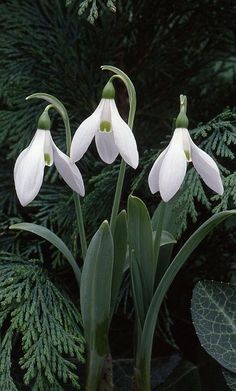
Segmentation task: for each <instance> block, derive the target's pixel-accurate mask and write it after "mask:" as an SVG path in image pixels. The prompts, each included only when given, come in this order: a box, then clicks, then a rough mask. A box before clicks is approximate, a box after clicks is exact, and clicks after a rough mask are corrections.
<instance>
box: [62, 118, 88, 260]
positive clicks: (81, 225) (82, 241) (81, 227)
mask: <svg viewBox="0 0 236 391" xmlns="http://www.w3.org/2000/svg"><path fill="white" fill-rule="evenodd" d="M64 123H65V128H66V150H67V155H69V154H70V147H71V129H70V120H69V117H68V115H67V112H66V116H65V119H64ZM73 198H74V204H75V213H76V219H77V225H78V228H79V236H80V244H81V250H82V258H83V260H85V256H86V253H87V241H86V234H85V229H84V220H83V212H82V208H81V203H80V196H79V195H78V194H77V193H76V192H73Z"/></svg>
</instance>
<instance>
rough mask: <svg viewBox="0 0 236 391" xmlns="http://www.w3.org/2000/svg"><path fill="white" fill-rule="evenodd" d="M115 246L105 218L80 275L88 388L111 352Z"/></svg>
mask: <svg viewBox="0 0 236 391" xmlns="http://www.w3.org/2000/svg"><path fill="white" fill-rule="evenodd" d="M113 261H114V246H113V239H112V235H111V231H110V227H109V224H108V222H107V221H104V222H103V223H102V225H101V226H100V228H99V229H98V231H97V232H96V233H95V235H94V236H93V238H92V240H91V242H90V245H89V247H88V251H87V254H86V257H85V262H84V267H83V271H82V276H81V288H80V302H81V313H82V319H83V325H84V332H85V340H86V342H87V344H88V350H89V373H88V383H87V389H88V390H90V391H93V390H96V389H97V385H98V382H99V378H100V374H101V370H102V366H103V362H104V357H105V355H106V354H107V353H108V341H107V339H108V329H109V324H110V309H111V308H110V307H111V287H112V271H113Z"/></svg>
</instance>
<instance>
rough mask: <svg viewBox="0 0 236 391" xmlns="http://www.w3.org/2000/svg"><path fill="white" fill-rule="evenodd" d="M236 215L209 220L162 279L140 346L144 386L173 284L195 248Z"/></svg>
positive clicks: (188, 241)
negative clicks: (158, 324)
mask: <svg viewBox="0 0 236 391" xmlns="http://www.w3.org/2000/svg"><path fill="white" fill-rule="evenodd" d="M235 214H236V210H232V211H225V212H221V213H218V214H216V215H214V216H212V217H211V218H210V219H208V220H207V221H206V222H205V223H204V224H202V225H201V226H200V227H199V228H198V229H197V230H196V231H195V232H194V233H193V234H192V235H191V236H190V238H189V239H188V240H187V242H186V243H185V244H184V245H183V247H182V248H181V249H180V251H179V252H178V254H177V255H176V256H175V258H174V260H173V261H172V263H171V264H170V266H169V267H168V269H167V270H166V272H165V274H164V276H163V277H162V279H161V281H160V283H159V285H158V287H157V289H156V291H155V293H154V295H153V298H152V301H151V304H150V306H149V309H148V313H147V316H146V320H145V324H144V328H143V333H142V340H141V345H140V353H139V357H140V362H139V369H140V372H141V376H142V379H143V382H144V384H146V382H148V379H149V377H150V365H151V353H152V344H153V336H154V331H155V327H156V321H157V317H158V314H159V311H160V307H161V304H162V302H163V299H164V297H165V295H166V293H167V291H168V289H169V287H170V285H171V283H172V282H173V280H174V278H175V276H176V275H177V273H178V272H179V270H180V269H181V267H182V266H183V265H184V264H185V262H186V261H187V260H188V258H189V256H190V255H191V253H192V252H193V251H194V250H195V248H196V247H197V246H198V245H199V243H201V242H202V240H203V239H204V238H205V237H206V236H207V234H208V233H209V232H211V231H212V230H213V229H214V228H215V227H216V226H217V225H219V224H220V223H221V222H223V221H224V220H225V219H227V218H229V217H231V216H233V215H235Z"/></svg>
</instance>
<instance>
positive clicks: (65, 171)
mask: <svg viewBox="0 0 236 391" xmlns="http://www.w3.org/2000/svg"><path fill="white" fill-rule="evenodd" d="M52 148H53V157H54V163H55V166H56V168H57V171H58V172H59V174H60V175H61V176H62V178H63V179H64V181H65V182H66V183H67V185H68V186H69V187H70V188H71V189H72V190H74V191H75V192H76V193H78V194H80V195H81V196H84V194H85V189H84V182H83V178H82V175H81V173H80V171H79V169H78V167H77V166H76V164H75V163H72V162H71V159H70V158H69V157H68V156H67V155H66V154H65V153H63V152H62V151H60V149H59V148H57V146H56V144H55V143H54V142H53V141H52Z"/></svg>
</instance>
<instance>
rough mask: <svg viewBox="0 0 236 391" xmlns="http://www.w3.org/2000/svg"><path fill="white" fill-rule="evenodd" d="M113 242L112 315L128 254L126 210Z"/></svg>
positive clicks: (116, 229)
mask: <svg viewBox="0 0 236 391" xmlns="http://www.w3.org/2000/svg"><path fill="white" fill-rule="evenodd" d="M113 240H114V265H113V276H112V290H111V314H112V313H113V312H114V308H115V305H116V302H117V296H118V294H119V291H120V286H121V283H122V278H123V272H124V265H125V260H126V253H127V217H126V211H125V210H122V211H121V212H120V214H119V215H118V216H117V219H116V226H115V232H114V235H113Z"/></svg>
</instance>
